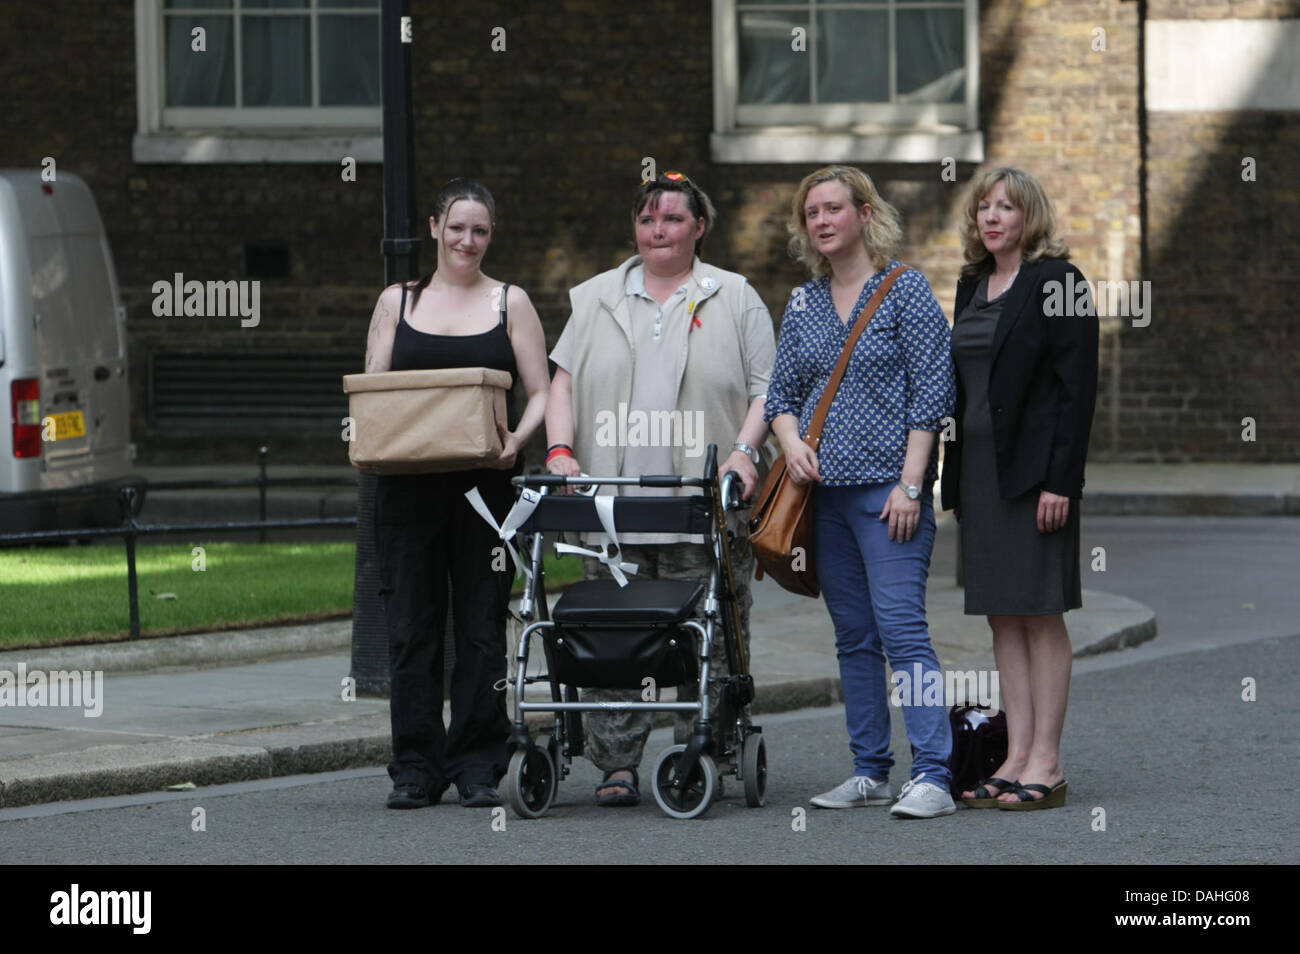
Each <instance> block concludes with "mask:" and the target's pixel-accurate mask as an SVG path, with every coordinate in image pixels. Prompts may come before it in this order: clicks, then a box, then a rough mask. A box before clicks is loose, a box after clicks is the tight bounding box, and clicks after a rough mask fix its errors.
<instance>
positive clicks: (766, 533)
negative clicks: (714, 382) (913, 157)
mask: <svg viewBox="0 0 1300 954" xmlns="http://www.w3.org/2000/svg"><path fill="white" fill-rule="evenodd" d="M905 271H907V267H906V266H904V265H899V266H898V267H897V268H895V269H894V270H893V271H892V272H890V273H889V274H888V275H886V276H885V280H884V281H882V282H881V283H880V287H879V288H877V289H876V292H875V294H874V295H872V296H871V300H870V301H868V302H867V303H866V305H864V306H863V308H862V313H861V314H860V315H859V316H858V321H857V324H856V325H854V326H853V331H852V332H851V333H850V334H849V340H848V343H847V344H845V345H844V351H843V352H842V353H841V354H840V360H839V361H838V362H836V364H835V370H834V371H832V372H831V377H830V380H829V381H827V382H826V390H824V391H823V392H822V396H821V400H820V401H818V402H817V410H816V412H814V414H813V419H812V423H811V424H810V425H809V426H808V435H807V436H806V437H805V438H804V442H805V443H806V444H808V446H809V447H811V448H812V449H813V452H814V453H816V451H817V448H818V445H819V444H820V443H821V439H822V428H823V427H824V426H825V425H826V416H827V415H828V414H829V413H830V410H831V402H832V401H834V400H835V392H837V391H838V390H839V389H840V382H841V381H843V380H844V372H845V371H846V370H847V369H848V366H849V357H850V355H852V354H853V348H854V346H855V345H856V344H857V343H858V339H859V338H861V337H862V332H864V331H866V329H867V324H868V323H869V322H870V321H871V318H872V316H873V315H875V313H876V309H877V308H879V307H880V303H881V302H882V301H884V300H885V296H886V295H888V294H889V290H890V288H892V287H893V285H894V282H895V281H897V280H898V277H899V276H900V275H902V274H903V272H905ZM812 489H813V485H812V483H811V482H809V483H806V484H804V485H802V486H800V485H799V484H796V483H795V482H794V480H793V478H791V477H790V476H789V474H787V473H786V469H785V455H784V454H782V455H781V456H780V457H778V458H777V459H776V462H775V463H774V464H773V465H772V470H771V471H770V472H769V473H768V475H767V480H765V481H764V482H763V489H762V490H760V491H759V494H758V503H756V504H755V505H754V515H753V517H752V518H751V519H750V521H749V544H750V546H751V547H753V549H754V557H755V558H756V559H757V560H758V573H757V576H758V578H759V579H762V578H763V573H764V572H766V573H768V574H769V575H770V576H771V577H772V579H774V580H776V582H777V583H779V584H780V585H781V587H782V588H783V589H787V590H789V591H790V592H791V593H798V594H799V595H800V596H811V597H813V598H814V599H816V598H817V597H819V596H821V593H822V588H821V584H820V583H819V582H818V581H817V565H816V561H815V560H814V555H813V546H812V538H813V521H812V516H813V514H812Z"/></svg>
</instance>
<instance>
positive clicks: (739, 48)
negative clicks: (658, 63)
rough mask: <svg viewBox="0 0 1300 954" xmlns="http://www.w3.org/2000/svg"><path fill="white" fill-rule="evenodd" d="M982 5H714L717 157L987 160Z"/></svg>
mask: <svg viewBox="0 0 1300 954" xmlns="http://www.w3.org/2000/svg"><path fill="white" fill-rule="evenodd" d="M977 14H978V9H977V4H976V2H975V0H714V3H713V33H714V113H715V130H714V135H713V141H712V145H713V158H714V159H715V160H716V161H720V162H803V161H862V160H890V161H903V162H908V161H917V162H929V161H937V160H939V159H942V158H944V157H946V156H953V157H955V158H957V159H959V160H961V161H970V162H979V161H982V160H983V140H982V137H981V135H980V133H979V131H978V128H977V127H978V95H977V94H978V65H979V31H978V17H977Z"/></svg>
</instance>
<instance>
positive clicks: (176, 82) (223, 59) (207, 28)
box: [163, 16, 235, 106]
mask: <svg viewBox="0 0 1300 954" xmlns="http://www.w3.org/2000/svg"><path fill="white" fill-rule="evenodd" d="M233 22H234V20H233V18H232V17H229V16H210V17H201V16H200V17H186V16H179V17H166V18H165V19H164V20H163V23H164V24H165V25H166V40H165V50H166V52H165V54H164V55H165V56H166V58H167V100H166V105H168V106H234V105H235V44H234V42H233V39H234V31H233V30H232V29H231V25H232V24H233ZM195 27H202V28H203V31H204V34H205V35H204V39H203V43H204V46H205V48H206V51H205V52H203V53H199V52H196V51H195V50H193V49H192V48H191V44H192V43H193V40H194V38H193V37H192V36H191V31H192V30H193V29H194V28H195Z"/></svg>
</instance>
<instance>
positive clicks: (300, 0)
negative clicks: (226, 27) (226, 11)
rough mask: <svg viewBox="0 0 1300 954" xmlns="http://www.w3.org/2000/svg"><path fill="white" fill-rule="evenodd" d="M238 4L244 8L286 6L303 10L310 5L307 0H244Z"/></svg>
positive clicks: (279, 8) (277, 7)
mask: <svg viewBox="0 0 1300 954" xmlns="http://www.w3.org/2000/svg"><path fill="white" fill-rule="evenodd" d="M240 5H241V6H242V7H243V8H244V9H245V10H271V9H277V10H281V9H284V8H286V7H287V8H289V9H293V10H303V9H306V8H307V7H309V6H311V4H310V3H309V2H308V0H244V2H243V3H242V4H240Z"/></svg>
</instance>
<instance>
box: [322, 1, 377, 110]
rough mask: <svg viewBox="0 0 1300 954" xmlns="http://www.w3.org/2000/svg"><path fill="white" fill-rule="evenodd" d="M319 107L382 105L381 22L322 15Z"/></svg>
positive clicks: (365, 17)
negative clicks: (380, 70)
mask: <svg viewBox="0 0 1300 954" xmlns="http://www.w3.org/2000/svg"><path fill="white" fill-rule="evenodd" d="M317 31H318V32H317V35H318V37H319V39H320V104H321V105H322V106H378V105H379V18H378V17H376V16H373V15H366V16H340V15H330V16H325V15H322V16H321V18H320V20H319V23H318V26H317Z"/></svg>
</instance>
